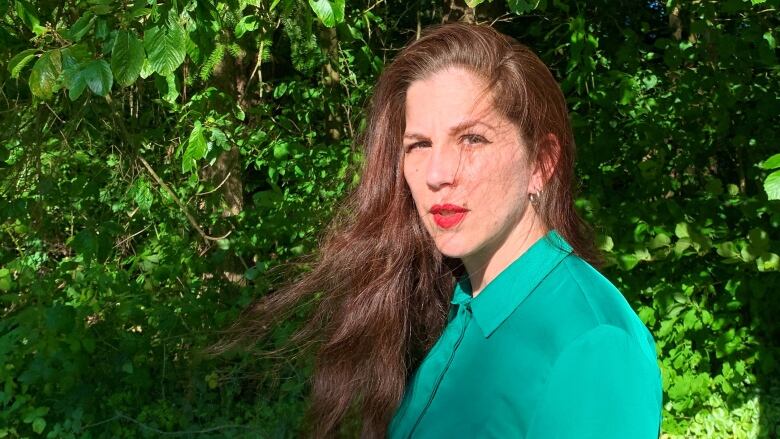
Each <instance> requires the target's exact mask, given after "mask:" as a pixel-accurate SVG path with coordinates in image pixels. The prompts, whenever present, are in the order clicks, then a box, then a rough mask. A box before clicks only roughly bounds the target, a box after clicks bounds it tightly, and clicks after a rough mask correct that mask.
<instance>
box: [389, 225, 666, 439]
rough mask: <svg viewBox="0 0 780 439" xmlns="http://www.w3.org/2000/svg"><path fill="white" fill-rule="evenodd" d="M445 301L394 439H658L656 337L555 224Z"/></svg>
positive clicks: (462, 282)
mask: <svg viewBox="0 0 780 439" xmlns="http://www.w3.org/2000/svg"><path fill="white" fill-rule="evenodd" d="M452 304H453V305H452V307H451V309H450V313H449V316H448V323H447V326H446V327H445V329H444V331H443V333H442V335H441V336H440V338H439V340H438V341H437V342H436V344H435V345H434V346H433V348H432V349H431V351H430V352H429V353H428V355H427V356H426V357H425V359H424V360H423V362H422V363H421V364H420V367H419V368H418V369H417V370H416V371H415V373H414V375H413V376H412V377H411V379H410V381H409V383H408V385H407V388H406V391H405V394H404V398H403V401H402V402H401V405H400V406H399V408H398V410H397V411H396V413H395V415H394V417H393V419H392V421H391V423H390V426H389V431H388V436H389V437H390V438H393V439H394V438H408V437H414V438H460V437H463V438H527V439H532V438H533V439H537V438H539V439H554V438H591V437H593V438H632V439H642V438H657V437H658V435H659V431H660V425H661V403H662V394H661V374H660V369H659V367H658V362H657V360H656V352H655V342H654V340H653V336H652V335H651V334H650V331H648V330H647V328H646V327H645V326H644V324H643V323H642V321H641V320H640V319H639V317H637V315H636V313H635V312H634V311H633V310H632V309H631V306H630V305H629V304H628V302H627V301H626V300H625V298H624V297H623V295H622V294H621V293H620V291H618V290H617V289H616V288H615V286H614V285H612V284H611V283H610V282H609V281H608V280H607V279H606V278H605V277H604V276H602V275H601V274H600V273H599V272H598V271H596V270H595V269H594V268H593V267H592V266H591V265H589V264H588V263H587V262H585V261H584V260H583V259H581V258H580V257H578V256H577V255H575V254H574V253H572V249H571V246H570V245H569V244H568V243H567V242H566V241H565V240H564V239H563V238H562V237H561V236H560V235H559V234H558V233H557V232H556V231H554V230H553V231H551V232H549V233H548V234H547V235H546V236H545V237H543V238H541V239H539V241H537V242H536V243H534V244H533V246H531V248H529V249H528V250H527V251H526V252H525V253H523V255H522V256H520V257H519V258H517V259H516V260H515V261H513V262H512V263H511V264H510V265H509V266H508V267H507V268H506V269H504V270H503V271H502V272H501V273H500V274H499V275H498V276H497V277H496V278H495V279H493V281H492V282H490V283H489V284H488V285H487V286H486V287H485V288H484V289H483V290H482V292H481V293H480V294H478V295H477V297H476V298H472V297H471V286H470V283H469V280H468V278H467V277H465V276H464V277H463V278H461V279H459V281H458V284H457V286H456V287H455V291H454V293H453V298H452Z"/></svg>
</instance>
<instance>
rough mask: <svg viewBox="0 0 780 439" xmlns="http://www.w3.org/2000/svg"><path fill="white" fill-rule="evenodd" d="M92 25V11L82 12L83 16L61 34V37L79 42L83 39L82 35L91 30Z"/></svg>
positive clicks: (93, 15) (93, 16) (93, 21)
mask: <svg viewBox="0 0 780 439" xmlns="http://www.w3.org/2000/svg"><path fill="white" fill-rule="evenodd" d="M94 24H95V14H94V13H93V12H92V11H86V12H84V15H82V16H81V17H79V19H78V20H76V22H75V23H73V26H71V27H70V29H68V30H67V31H65V32H63V35H64V36H65V38H67V39H69V40H71V41H75V42H79V41H81V39H82V38H84V35H86V34H87V32H89V30H90V29H92V26H93V25H94Z"/></svg>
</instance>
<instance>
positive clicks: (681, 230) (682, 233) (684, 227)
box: [674, 223, 691, 238]
mask: <svg viewBox="0 0 780 439" xmlns="http://www.w3.org/2000/svg"><path fill="white" fill-rule="evenodd" d="M674 234H675V235H676V236H677V237H678V238H689V237H690V236H691V234H690V231H689V229H688V223H677V226H675V228H674Z"/></svg>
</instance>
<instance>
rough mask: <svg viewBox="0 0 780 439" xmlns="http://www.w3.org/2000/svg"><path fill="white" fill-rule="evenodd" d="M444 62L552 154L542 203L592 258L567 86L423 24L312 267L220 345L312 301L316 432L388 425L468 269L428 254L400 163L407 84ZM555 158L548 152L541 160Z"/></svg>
mask: <svg viewBox="0 0 780 439" xmlns="http://www.w3.org/2000/svg"><path fill="white" fill-rule="evenodd" d="M447 67H461V68H465V69H468V70H469V71H471V72H473V73H475V74H476V75H477V76H479V77H481V78H483V79H484V80H485V83H486V84H487V90H488V92H489V93H490V96H491V97H492V102H493V105H494V108H495V109H496V110H498V111H499V112H500V113H501V114H503V115H504V116H505V117H506V118H507V119H509V120H510V121H512V122H513V123H514V124H515V125H516V127H517V128H518V130H519V134H520V135H521V136H522V138H523V140H524V141H525V142H524V143H525V144H526V145H528V148H529V149H530V151H529V153H530V154H529V157H532V160H538V163H539V164H541V165H542V166H548V167H549V165H547V164H548V163H556V164H555V166H554V168H553V169H545V170H544V171H545V176H546V177H547V181H546V184H545V186H544V188H543V191H542V193H541V197H540V203H539V208H538V209H537V213H538V215H539V217H540V219H541V220H542V222H543V224H544V226H545V228H547V229H548V230H549V229H556V230H557V231H558V232H559V233H560V234H561V235H562V236H563V237H564V238H565V239H566V240H567V241H568V242H569V243H570V244H571V245H572V247H573V248H574V252H575V253H576V254H578V255H579V256H580V257H582V258H583V259H585V260H587V261H589V262H591V263H592V264H594V265H598V264H599V262H600V258H599V254H598V252H597V250H596V249H595V248H594V245H593V239H592V233H591V231H590V228H589V227H588V226H587V225H586V224H585V223H584V222H583V221H582V220H581V219H580V217H579V216H578V214H577V212H576V211H575V208H574V200H573V189H572V185H573V175H574V155H575V154H574V153H575V147H574V140H573V136H572V132H571V127H570V124H569V119H568V112H567V108H566V102H565V99H564V96H563V93H562V92H561V90H560V87H559V86H558V84H557V82H556V81H555V78H554V77H553V75H552V74H551V73H550V71H549V70H548V69H547V67H546V66H545V64H544V63H543V62H542V61H541V60H540V59H539V58H538V57H537V56H536V55H535V54H534V53H533V52H532V51H531V50H530V49H528V48H527V47H526V46H524V45H522V44H520V43H519V42H517V41H516V40H514V39H513V38H511V37H508V36H506V35H504V34H501V33H500V32H498V31H496V30H494V29H493V28H491V27H487V26H481V25H473V24H465V23H450V24H444V25H437V26H432V27H429V28H427V29H425V31H424V32H423V33H422V35H421V36H420V38H419V39H417V40H415V41H412V42H410V43H409V44H408V45H407V46H406V47H405V48H404V49H403V50H401V51H400V52H399V53H398V54H397V56H396V57H395V59H394V60H393V61H392V62H391V63H390V64H389V65H387V67H386V68H385V69H384V71H383V72H382V74H381V75H380V77H379V79H378V81H377V83H376V86H375V89H374V92H373V95H372V98H371V100H370V102H369V104H368V121H367V127H366V130H365V131H364V133H363V134H362V136H361V138H360V139H357V140H358V141H357V143H358V144H360V145H362V147H363V149H364V162H363V165H362V168H361V170H360V174H361V179H360V183H359V184H358V186H357V187H356V188H355V189H354V190H353V191H352V192H351V193H350V194H349V195H348V197H347V198H346V199H345V200H344V202H343V203H342V205H341V206H339V209H338V211H337V214H336V215H335V217H334V219H333V221H332V222H331V223H330V225H329V227H328V229H327V231H326V232H325V234H324V237H323V239H322V241H321V245H320V248H319V249H318V251H317V253H316V254H315V255H313V256H312V261H313V264H312V269H311V270H310V271H309V272H307V273H305V274H304V275H303V276H301V277H299V278H297V279H295V280H294V281H292V282H290V283H288V284H286V285H283V286H281V287H280V288H279V289H278V290H277V291H275V292H274V293H272V294H269V295H267V296H264V297H261V298H260V299H259V300H257V301H256V302H255V303H254V304H252V305H251V306H250V307H248V308H247V309H246V310H245V312H244V313H243V314H242V315H241V316H240V317H239V319H238V320H237V322H236V323H235V324H234V325H233V326H232V327H231V328H229V330H228V332H229V333H231V334H232V336H231V339H230V341H229V342H228V343H227V344H223V345H222V346H221V347H220V348H219V349H217V350H225V348H226V347H227V346H228V345H231V346H234V345H235V344H236V343H238V342H241V341H256V340H258V339H260V338H262V337H263V336H265V335H267V333H268V331H269V328H272V327H273V325H274V324H275V323H277V322H278V321H279V320H280V319H282V318H284V316H286V315H288V314H289V312H290V310H292V309H293V308H294V307H295V306H296V305H298V304H300V303H302V302H304V301H307V300H311V299H313V300H314V305H315V306H314V307H313V308H312V310H311V312H310V315H309V318H308V319H307V320H306V323H305V324H304V325H303V326H302V327H301V328H300V329H299V330H298V332H296V333H295V334H294V335H293V337H292V338H291V340H290V342H291V343H293V344H300V345H303V344H305V343H309V342H312V341H314V342H315V343H314V346H316V360H315V365H314V373H313V381H312V387H311V392H312V393H311V400H310V406H309V413H308V416H307V420H308V421H309V422H310V424H311V425H310V433H311V435H312V436H314V437H327V436H332V435H334V434H335V433H336V432H337V431H338V429H339V426H340V425H341V424H342V421H343V420H344V418H345V416H346V415H347V413H349V412H350V410H356V411H357V412H358V413H359V414H360V418H361V419H362V429H363V436H368V437H378V436H382V435H384V434H385V432H386V429H387V425H388V423H389V421H390V419H391V417H392V415H393V413H394V411H395V410H396V408H397V406H398V405H399V403H400V401H401V398H402V396H403V392H404V388H405V385H406V383H407V379H408V377H409V376H410V374H411V373H412V372H413V371H414V369H415V368H416V366H417V365H418V364H419V361H420V360H421V359H422V358H423V357H424V355H425V353H426V352H427V351H428V350H429V349H430V348H431V347H432V345H433V343H434V342H435V340H436V339H437V338H438V337H439V335H440V334H441V331H442V329H443V327H444V324H445V321H446V314H447V311H448V305H449V300H450V298H451V294H452V290H453V288H454V284H455V280H456V278H457V277H459V276H460V275H462V274H463V267H462V264H460V261H458V260H454V259H451V258H448V257H445V256H444V255H442V254H441V253H440V252H439V251H438V250H437V248H436V246H435V244H434V242H433V240H432V239H431V237H430V235H429V234H428V233H427V231H426V229H425V227H424V225H423V223H422V220H421V219H420V217H419V215H418V213H417V211H416V210H415V206H414V201H413V199H412V196H411V192H410V190H409V187H408V186H407V185H406V182H405V180H404V177H403V172H402V160H403V147H402V145H403V144H402V137H403V133H404V129H405V97H406V91H407V89H408V88H409V85H410V84H411V83H412V82H414V81H416V80H420V79H423V78H426V77H428V76H430V75H432V74H433V73H436V72H438V71H440V70H442V69H445V68H447ZM549 134H553V135H554V136H555V138H556V139H557V143H556V142H550V141H549V139H550V136H549ZM558 146H559V147H558ZM551 155H554V156H555V157H556V158H557V160H554V161H550V160H546V158H549V157H550V156H551ZM309 344H310V345H311V344H312V343H309Z"/></svg>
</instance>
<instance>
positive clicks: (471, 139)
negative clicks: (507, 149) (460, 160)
mask: <svg viewBox="0 0 780 439" xmlns="http://www.w3.org/2000/svg"><path fill="white" fill-rule="evenodd" d="M460 140H461V142H465V143H466V144H469V145H474V144H477V143H490V142H488V140H487V139H485V138H484V137H482V136H480V135H479V134H464V135H462V136H461V137H460Z"/></svg>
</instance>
